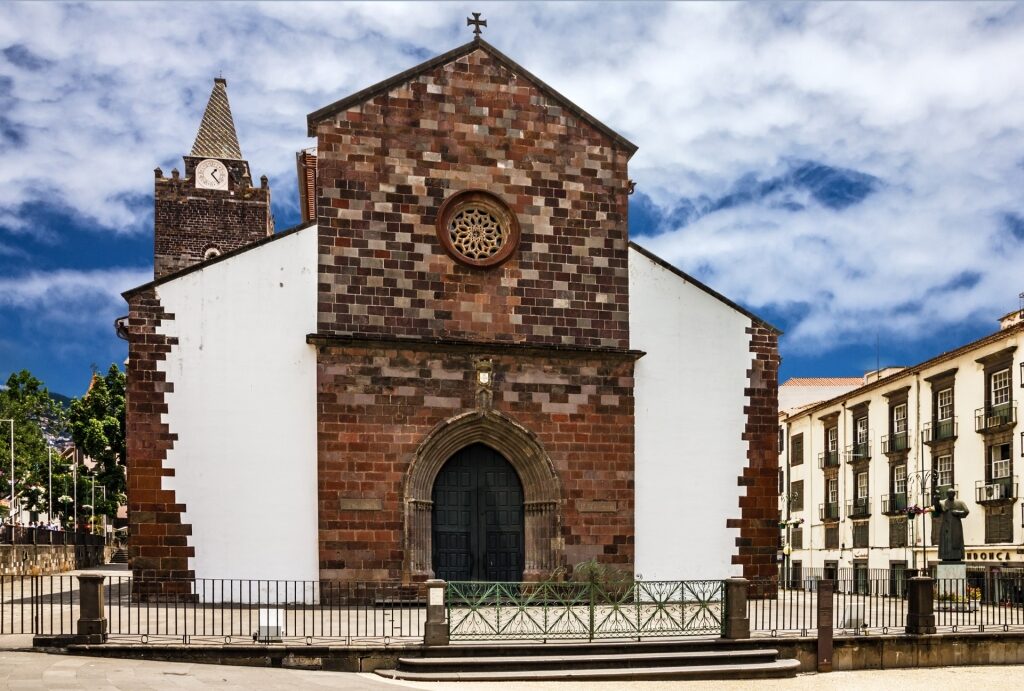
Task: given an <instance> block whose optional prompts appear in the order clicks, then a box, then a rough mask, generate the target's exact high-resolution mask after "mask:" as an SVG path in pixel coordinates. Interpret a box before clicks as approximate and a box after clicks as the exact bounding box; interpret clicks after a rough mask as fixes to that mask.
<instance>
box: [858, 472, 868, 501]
mask: <svg viewBox="0 0 1024 691" xmlns="http://www.w3.org/2000/svg"><path fill="white" fill-rule="evenodd" d="M867 498H868V474H867V473H866V472H864V473H857V499H867Z"/></svg>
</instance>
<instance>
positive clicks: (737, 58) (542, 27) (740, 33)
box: [0, 3, 1024, 349]
mask: <svg viewBox="0 0 1024 691" xmlns="http://www.w3.org/2000/svg"><path fill="white" fill-rule="evenodd" d="M472 9H473V8H472V7H471V6H469V5H464V4H461V3H459V4H427V3H413V4H408V5H393V4H381V3H369V4H342V5H339V4H326V3H315V4H296V3H280V4H275V3H258V4H252V5H239V4H220V3H185V4H180V3H179V4H151V3H138V4H128V3H104V4H92V5H66V4H42V3H24V4H13V3H9V4H6V5H4V6H2V7H0V20H2V21H0V49H2V48H4V47H11V46H20V48H17V49H16V51H20V52H15V53H14V56H15V58H16V59H14V60H13V61H12V60H11V59H7V60H5V59H4V58H3V57H2V54H0V107H2V108H3V110H2V111H0V112H3V113H4V115H3V117H4V118H6V120H7V121H9V122H10V123H11V124H12V126H13V128H14V130H15V131H16V132H18V137H20V140H21V142H22V143H21V144H18V143H12V142H10V141H9V142H8V143H6V144H5V143H4V140H3V139H0V150H2V149H4V148H6V151H2V153H3V155H0V226H3V227H6V228H7V229H8V231H11V230H15V231H18V232H35V231H34V229H33V228H31V227H28V226H20V224H19V220H18V218H19V217H18V214H17V211H18V208H19V207H20V206H21V205H24V204H35V203H38V202H40V201H43V200H45V201H47V202H50V203H54V204H57V205H59V206H61V207H63V208H66V209H69V210H71V211H72V212H73V213H75V214H76V215H78V216H80V217H83V218H86V219H89V220H90V221H91V222H92V223H94V224H96V225H97V226H98V227H99V228H101V229H106V230H108V231H110V230H112V231H115V232H139V231H142V230H145V228H144V225H145V223H146V219H147V218H148V213H149V210H150V209H149V201H148V200H149V195H150V194H151V193H152V169H153V167H155V166H156V165H161V166H162V167H163V168H164V169H165V171H166V170H169V169H170V168H171V167H173V166H180V165H181V162H180V156H181V154H182V153H184V152H186V151H187V150H188V149H189V147H190V146H191V143H192V139H193V137H194V135H195V130H196V127H197V125H198V122H199V118H200V116H201V113H202V108H203V106H204V105H205V102H206V98H207V95H208V93H209V87H210V79H211V77H212V76H214V75H216V74H217V73H218V72H219V71H221V70H223V72H224V74H225V76H226V77H227V78H228V80H229V94H230V98H231V103H232V108H233V111H234V114H235V118H236V123H237V124H238V129H239V134H240V138H241V144H242V149H243V152H244V153H245V154H246V155H247V157H248V158H249V159H250V161H251V163H252V165H253V169H254V174H255V175H257V176H258V175H260V174H261V173H267V174H268V175H270V177H271V183H272V186H273V187H274V188H275V190H278V192H277V194H278V198H280V195H281V194H283V193H284V191H285V190H288V191H290V190H291V189H293V185H294V181H293V178H294V159H293V157H292V154H293V152H294V151H296V150H298V149H300V148H302V147H304V146H308V145H309V144H310V143H311V142H310V140H308V139H307V138H306V136H305V115H306V113H308V112H310V111H312V110H315V109H316V108H318V107H320V106H323V105H326V104H327V103H330V102H332V101H334V100H337V99H338V98H341V97H343V96H345V95H347V94H349V93H352V92H354V91H356V90H358V89H360V88H362V87H364V86H367V85H368V84H370V83H373V82H375V81H377V80H380V79H383V78H386V77H388V76H390V75H392V74H394V73H396V72H399V71H401V70H403V69H406V68H408V67H410V66H411V65H413V64H415V63H417V62H419V61H420V60H422V59H424V58H426V57H428V56H432V55H435V54H437V53H440V52H442V51H444V50H447V49H449V48H451V47H454V46H455V45H457V44H459V43H461V42H463V41H465V40H468V38H469V36H470V34H469V32H468V29H466V27H465V26H464V17H465V16H466V15H467V14H468V12H469V11H470V10H472ZM485 16H486V17H487V19H488V20H489V24H490V26H489V27H488V28H487V29H486V30H485V37H486V38H487V39H488V40H490V41H491V42H493V43H494V44H495V45H496V46H498V48H500V49H501V50H503V51H504V52H505V53H507V54H508V55H510V56H511V57H512V58H514V59H516V60H519V61H520V62H521V63H522V64H523V65H524V66H526V67H527V68H528V69H529V70H531V71H532V72H534V73H535V74H537V75H539V76H540V77H541V78H542V79H544V80H545V81H547V82H548V83H549V84H551V85H553V86H554V87H555V88H556V89H558V90H560V91H562V92H563V93H565V94H566V95H567V96H568V97H570V98H571V99H573V100H575V101H576V102H577V103H579V104H580V105H581V106H582V107H583V108H585V109H586V110H587V111H589V112H591V113H593V114H595V115H596V116H597V117H599V118H600V119H602V120H603V121H605V122H606V123H608V124H609V125H610V126H612V127H614V128H615V129H617V130H619V131H620V132H622V133H623V134H624V135H625V136H627V137H629V138H630V139H632V140H633V141H634V142H636V143H637V144H638V145H639V146H640V151H639V152H638V154H637V155H636V156H635V157H634V159H633V161H632V164H631V171H630V172H631V176H632V177H633V178H634V179H636V180H638V181H639V183H640V187H639V190H640V191H641V192H643V193H646V194H648V195H649V196H650V197H651V198H652V199H653V200H654V201H655V202H656V203H657V204H658V205H660V206H661V207H662V208H663V209H665V210H668V209H671V208H673V207H674V206H675V205H676V204H677V203H678V202H679V201H680V200H681V199H685V198H697V197H700V196H702V195H703V196H707V197H710V198H716V197H719V196H721V195H722V194H725V193H727V192H728V191H729V190H730V189H732V188H733V187H734V185H735V184H736V181H737V180H739V179H741V178H743V177H744V176H745V175H748V174H751V173H753V174H756V175H757V176H758V177H759V178H761V179H765V178H768V177H771V176H773V175H776V174H778V173H779V172H780V171H783V170H785V169H786V166H787V165H788V162H789V161H793V160H810V161H818V162H822V163H825V164H828V165H830V166H837V167H842V168H849V169H853V170H857V171H860V172H863V173H867V174H870V175H873V176H875V177H876V178H878V179H879V180H881V181H882V185H881V187H880V191H879V192H877V193H876V194H873V195H871V196H869V197H868V198H867V199H866V200H865V201H863V202H862V203H860V204H856V205H853V206H849V207H847V208H846V209H844V210H841V211H836V210H832V209H828V208H825V207H822V206H820V205H818V204H815V203H810V204H809V205H808V206H807V208H806V209H805V210H803V211H800V212H791V211H784V210H780V209H777V208H770V207H769V205H767V204H764V203H752V204H748V205H744V206H738V207H734V208H732V209H729V210H727V211H719V212H715V213H712V214H709V215H706V216H704V217H703V218H701V219H700V220H699V221H697V222H696V223H694V224H692V225H689V226H687V227H685V228H672V227H669V228H665V229H664V230H665V232H664V233H663V234H661V235H659V236H658V237H657V238H654V239H650V240H647V241H646V242H647V244H649V245H650V246H651V247H652V249H654V250H655V251H658V252H660V253H663V254H664V255H665V256H666V257H667V258H669V259H671V260H673V261H676V262H678V263H679V264H680V265H681V266H682V267H683V268H685V269H687V270H690V271H695V272H697V273H698V274H700V275H701V276H704V277H707V278H708V280H709V281H710V282H711V283H712V284H713V285H714V286H715V287H716V288H717V289H719V290H721V291H723V292H724V293H726V294H727V295H730V296H731V297H734V298H736V299H739V300H742V301H744V302H746V303H747V304H749V305H751V306H753V307H754V308H759V307H772V308H775V309H777V310H784V309H788V308H790V307H791V308H792V309H793V310H794V313H799V314H800V315H802V316H801V317H800V318H799V319H798V320H797V321H796V323H795V325H791V326H790V333H789V336H788V338H789V341H790V343H791V344H792V345H793V346H795V347H799V348H805V349H810V348H821V347H828V346H830V345H834V344H836V343H838V342H841V341H844V340H850V339H853V340H857V339H858V338H862V337H863V334H862V332H866V333H867V334H869V335H868V336H867V337H866V339H865V340H873V334H874V331H875V330H876V329H883V330H889V331H891V332H892V333H893V334H894V335H895V336H897V337H900V336H902V337H905V338H908V339H909V338H915V337H917V335H918V334H920V333H922V332H923V331H925V330H931V331H934V330H936V329H940V328H942V326H943V325H947V324H954V323H959V322H962V321H963V320H980V319H989V318H991V317H994V316H995V315H996V314H997V313H1000V312H1002V311H1005V310H1007V309H1009V307H1011V306H1012V303H1013V298H1014V296H1015V295H1016V293H1017V292H1018V291H1019V290H1020V289H1021V288H1024V286H1022V285H1020V284H1019V283H1020V281H1019V278H1017V277H1018V276H1019V274H1020V269H1019V267H1020V266H1021V265H1022V264H1021V259H1022V258H1024V257H1022V252H1024V250H1022V249H1021V246H1022V242H1021V241H1019V240H1013V239H1011V238H1010V237H1009V236H1008V235H1007V231H1006V229H1005V228H1004V227H1003V218H1004V214H1005V213H1007V212H1016V213H1018V214H1022V215H1024V198H1022V195H1021V189H1022V183H1024V167H1022V165H1021V162H1022V161H1024V136H1022V134H1024V132H1022V128H1024V126H1022V124H1021V123H1024V81H1022V80H1021V79H1020V76H1019V74H1020V65H1021V64H1024V12H1022V11H1021V9H1020V6H1019V5H1012V4H1003V3H997V4H981V3H971V4H966V3H964V4H954V3H902V4H889V3H859V4H840V3H823V4H796V3H785V4H777V5H775V4H766V3H758V4H724V3H723V4H689V3H674V4H633V3H630V4H625V3H623V4H608V3H601V4H596V5H595V4H589V3H553V4H548V5H524V4H489V5H487V7H486V8H485ZM31 62H35V64H34V65H31V67H34V68H35V69H29V67H26V66H25V65H26V63H31ZM5 80H8V81H5ZM4 84H9V88H8V89H6V91H7V92H8V94H9V101H6V102H5V101H4V99H5V96H4V95H3V93H4V90H5V89H4V88H2V87H3V86H4ZM2 124H3V123H2V122H0V125H2ZM2 131H3V127H0V132H2ZM805 201H806V200H805ZM0 232H2V231H0ZM7 244H10V243H9V242H8V243H7ZM972 275H976V276H977V277H978V278H977V280H976V281H969V280H961V281H960V282H961V284H962V285H961V286H960V287H958V288H955V289H951V290H945V291H943V290H941V288H942V287H943V286H948V285H950V284H951V283H954V284H956V283H957V281H958V280H960V279H962V277H964V276H972ZM136 282H141V280H140V281H136ZM2 299H3V298H2V297H0V300H2Z"/></svg>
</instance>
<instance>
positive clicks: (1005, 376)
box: [990, 368, 1010, 406]
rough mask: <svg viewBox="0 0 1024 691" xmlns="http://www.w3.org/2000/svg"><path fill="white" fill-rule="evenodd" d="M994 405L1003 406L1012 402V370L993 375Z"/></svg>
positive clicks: (1004, 370)
mask: <svg viewBox="0 0 1024 691" xmlns="http://www.w3.org/2000/svg"><path fill="white" fill-rule="evenodd" d="M990 386H991V388H992V399H991V400H992V405H993V406H997V405H1003V404H1004V403H1009V402H1010V370H1009V368H1007V369H1003V370H999V371H998V372H993V373H992V378H991V385H990Z"/></svg>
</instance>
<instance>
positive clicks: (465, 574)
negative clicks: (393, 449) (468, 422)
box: [431, 444, 524, 581]
mask: <svg viewBox="0 0 1024 691" xmlns="http://www.w3.org/2000/svg"><path fill="white" fill-rule="evenodd" d="M431 498H432V500H433V503H434V506H433V509H432V512H433V521H432V523H433V548H434V549H433V552H434V553H433V566H434V576H435V578H441V579H443V580H446V581H520V580H522V578H523V561H524V559H523V486H522V483H520V481H519V476H518V475H517V474H516V471H515V468H513V467H512V464H511V463H509V462H508V461H507V460H505V458H504V456H502V455H501V454H500V453H498V452H497V451H495V450H494V449H492V448H490V447H489V446H486V445H484V444H473V445H471V446H467V447H466V448H464V449H462V450H460V451H458V452H457V453H456V454H455V455H454V456H452V457H451V458H449V459H448V460H447V461H446V462H445V464H444V466H443V467H442V468H441V472H440V473H438V475H437V479H436V480H435V481H434V490H433V493H432V497H431Z"/></svg>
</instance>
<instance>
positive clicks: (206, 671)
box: [0, 651, 1024, 691]
mask: <svg viewBox="0 0 1024 691" xmlns="http://www.w3.org/2000/svg"><path fill="white" fill-rule="evenodd" d="M1021 671H1024V669H1022V668H1021V667H1010V666H998V667H939V668H932V669H920V670H908V669H897V670H869V671H861V672H834V673H832V674H803V675H800V676H797V677H796V678H794V679H761V680H757V681H749V680H737V681H687V682H681V681H675V682H673V681H645V682H623V681H615V682H561V683H557V684H553V683H551V682H544V683H526V682H512V683H509V682H503V683H500V684H497V683H495V684H476V683H472V684H471V683H460V684H429V683H414V682H394V681H385V680H383V679H380V678H379V677H376V676H374V675H371V674H348V673H343V672H307V671H300V670H285V669H265V668H252V667H230V666H224V665H207V664H192V663H181V662H156V661H150V660H116V659H107V658H89V657H75V656H67V655H49V654H44V653H34V652H16V651H0V690H2V691H6V690H8V689H10V690H11V691H37V690H41V689H61V690H63V691H75V690H77V689H88V690H89V691H93V690H104V691H108V690H109V691H113V690H115V689H116V690H122V689H123V690H124V691H157V690H161V689H206V688H214V689H222V690H225V691H231V690H233V689H240V690H241V689H245V690H246V691H249V690H250V689H268V690H271V691H274V690H277V689H280V690H282V691H294V690H295V689H346V690H350V691H382V690H384V691H386V690H387V689H396V688H407V689H408V688H419V689H458V690H459V691H499V690H500V691H542V690H544V689H551V688H552V687H555V688H557V689H558V691H634V690H635V691H643V690H647V689H650V690H652V691H661V690H665V691H667V690H668V689H679V688H686V689H692V690H693V691H703V690H705V689H706V690H708V691H711V690H714V691H746V690H747V689H756V690H757V691H828V690H830V689H852V688H856V689H858V690H859V691H867V690H870V689H880V690H883V689H884V690H888V689H899V690H900V691H918V690H920V691H934V689H937V688H951V689H962V688H986V689H1004V688H1007V689H1008V688H1011V687H1013V686H1014V683H1013V680H1014V679H1016V678H1018V677H1017V674H1020V673H1021Z"/></svg>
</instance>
